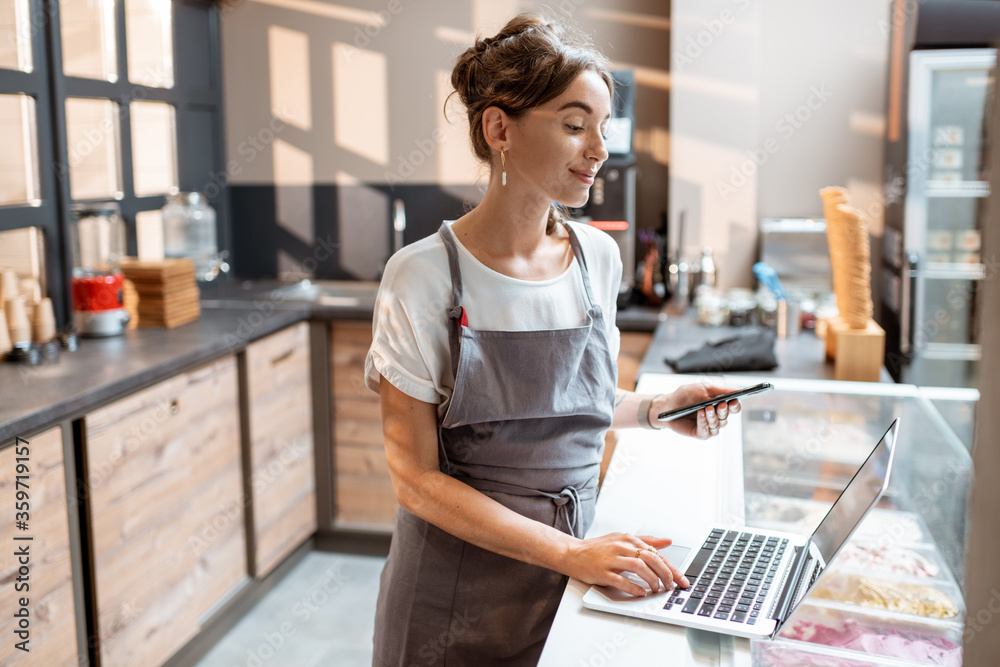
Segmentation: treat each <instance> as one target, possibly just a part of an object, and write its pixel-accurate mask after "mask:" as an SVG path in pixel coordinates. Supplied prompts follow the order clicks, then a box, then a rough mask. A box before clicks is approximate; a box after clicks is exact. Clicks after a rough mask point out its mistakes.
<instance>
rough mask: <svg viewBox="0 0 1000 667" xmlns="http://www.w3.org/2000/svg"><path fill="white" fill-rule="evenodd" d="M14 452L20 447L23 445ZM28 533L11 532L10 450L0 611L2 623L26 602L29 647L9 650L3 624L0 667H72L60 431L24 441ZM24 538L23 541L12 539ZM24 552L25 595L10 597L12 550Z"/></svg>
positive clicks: (4, 481)
mask: <svg viewBox="0 0 1000 667" xmlns="http://www.w3.org/2000/svg"><path fill="white" fill-rule="evenodd" d="M20 446H22V447H23V446H24V445H23V444H22V445H20ZM27 448H28V457H27V458H28V461H27V464H28V468H29V473H28V474H29V476H30V478H29V479H28V489H27V491H28V496H29V500H28V503H29V507H30V510H29V516H28V530H27V531H18V530H15V525H14V516H13V510H14V503H15V499H16V488H15V478H14V475H15V470H16V468H15V466H16V465H17V462H16V461H15V458H17V456H18V455H17V453H16V452H15V448H14V447H7V448H6V449H4V450H2V451H0V470H2V471H3V474H2V475H0V507H3V508H4V509H5V510H7V511H9V512H11V516H10V517H9V520H6V521H3V522H0V541H2V542H3V544H4V549H3V554H2V556H0V582H3V585H2V586H0V609H2V610H3V613H4V614H5V616H6V618H7V619H11V617H12V615H13V614H14V612H15V611H17V610H18V609H20V606H19V605H18V598H20V597H26V598H28V600H29V605H28V614H29V616H28V618H29V620H28V622H29V623H30V626H29V632H30V633H31V634H30V641H29V643H28V645H27V647H28V648H29V649H30V652H29V653H25V652H24V651H21V650H19V649H17V648H15V647H14V643H15V642H18V641H21V639H20V638H17V637H16V635H14V634H13V630H15V629H16V628H15V624H14V621H13V620H8V621H6V622H5V623H4V627H5V628H6V629H7V631H6V632H5V633H4V634H5V637H4V641H3V642H2V643H0V664H2V665H70V664H76V662H77V650H76V649H77V637H76V614H75V608H74V600H73V581H72V578H73V573H72V567H71V566H70V551H69V521H68V518H67V509H66V476H65V469H64V467H63V445H62V429H61V428H59V427H58V426H57V427H56V428H52V429H49V430H47V431H44V432H42V433H39V434H37V435H35V436H32V437H31V438H28V445H27ZM26 535H30V536H31V537H32V538H33V539H32V540H31V541H30V542H29V541H20V540H15V539H14V538H15V537H24V536H26ZM22 545H24V546H27V547H28V550H29V558H30V562H29V564H28V567H29V568H30V572H29V575H28V576H29V579H28V582H27V583H28V585H29V586H30V589H29V590H27V591H23V590H22V591H16V590H15V585H16V584H17V583H18V582H16V581H15V578H16V577H17V576H18V567H19V566H20V563H19V562H17V560H16V558H15V556H14V550H15V549H16V548H18V547H20V546H22Z"/></svg>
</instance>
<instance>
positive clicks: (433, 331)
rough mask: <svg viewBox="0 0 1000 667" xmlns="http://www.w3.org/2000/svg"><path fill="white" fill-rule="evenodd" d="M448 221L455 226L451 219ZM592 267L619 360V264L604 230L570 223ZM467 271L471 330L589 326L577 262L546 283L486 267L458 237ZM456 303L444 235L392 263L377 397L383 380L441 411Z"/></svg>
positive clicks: (375, 361)
mask: <svg viewBox="0 0 1000 667" xmlns="http://www.w3.org/2000/svg"><path fill="white" fill-rule="evenodd" d="M447 224H451V221H449V222H448V223H447ZM569 224H570V225H571V226H572V228H573V231H575V232H576V236H577V238H578V239H579V240H580V248H581V249H582V250H583V256H584V258H585V259H586V262H587V269H588V271H589V273H590V283H591V287H592V290H593V292H594V299H595V301H596V302H597V305H599V306H600V307H601V310H602V311H603V313H604V320H605V324H606V325H607V329H608V340H609V345H610V348H611V354H612V356H613V357H614V358H617V357H618V350H619V347H620V342H621V341H620V335H619V332H618V327H617V326H615V314H616V311H617V308H616V304H617V299H618V288H619V285H621V279H622V261H621V255H620V253H619V250H618V245H617V244H616V243H615V242H614V239H612V238H611V237H610V236H608V235H607V234H606V233H605V232H603V231H601V230H599V229H595V228H593V227H591V226H589V225H586V224H582V223H578V222H570V223H569ZM455 241H456V245H457V246H458V253H459V260H458V261H459V268H460V269H461V272H462V287H463V295H462V305H463V307H464V308H465V312H466V316H467V317H468V320H469V327H470V328H472V329H479V330H484V331H531V330H538V329H568V328H570V327H578V326H580V325H581V324H583V323H584V322H585V319H586V312H585V310H584V304H585V303H586V299H587V297H586V293H585V292H584V289H583V282H582V279H581V275H580V267H579V265H578V263H577V261H576V258H575V257H574V258H573V260H572V262H571V263H570V266H569V268H568V269H567V270H566V271H565V272H563V273H562V274H561V275H559V276H557V277H555V278H550V279H548V280H537V281H536V280H519V279H517V278H511V277H509V276H505V275H503V274H501V273H497V272H496V271H494V270H492V269H490V268H488V267H487V266H486V265H484V264H483V263H482V262H480V261H479V260H478V259H476V257H475V255H473V254H472V253H471V252H469V251H468V250H467V249H466V248H465V246H463V245H462V243H461V241H458V239H457V237H456V239H455ZM451 306H452V285H451V272H450V270H449V268H448V251H447V250H446V249H445V246H444V241H443V240H442V239H441V236H440V234H438V233H434V234H431V235H430V236H428V237H426V238H424V239H421V240H420V241H417V242H416V243H413V244H411V245H408V246H406V247H404V248H402V249H401V250H399V252H397V253H396V254H395V255H393V256H392V257H390V258H389V261H388V263H387V264H386V267H385V272H384V273H383V275H382V283H381V285H380V287H379V291H378V297H377V298H376V300H375V313H374V321H373V323H372V334H373V342H372V346H371V349H370V350H369V351H368V356H367V358H366V359H365V384H366V385H367V386H368V388H369V389H371V390H372V391H375V392H377V391H378V387H379V381H380V376H383V377H385V378H386V379H387V380H388V381H389V382H391V383H392V384H393V386H395V387H396V388H397V389H399V390H400V391H402V392H403V393H405V394H407V395H409V396H411V397H413V398H416V399H417V400H420V401H424V402H425V403H434V404H437V405H438V406H439V412H440V411H442V409H443V406H444V405H446V404H447V402H448V399H450V398H451V393H452V389H453V387H454V378H453V377H452V369H451V349H450V343H449V339H448V335H449V329H448V326H449V325H448V309H449V308H451Z"/></svg>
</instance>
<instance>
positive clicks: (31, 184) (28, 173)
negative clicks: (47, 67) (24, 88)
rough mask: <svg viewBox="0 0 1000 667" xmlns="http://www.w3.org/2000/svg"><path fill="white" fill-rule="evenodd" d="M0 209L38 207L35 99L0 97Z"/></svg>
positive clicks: (15, 96) (23, 96)
mask: <svg viewBox="0 0 1000 667" xmlns="http://www.w3.org/2000/svg"><path fill="white" fill-rule="evenodd" d="M0 137H4V141H3V146H4V147H3V150H0V205H3V204H31V205H35V206H37V205H38V204H39V203H40V202H39V197H40V196H39V194H38V143H37V134H36V132H35V98H33V97H29V96H27V95H0Z"/></svg>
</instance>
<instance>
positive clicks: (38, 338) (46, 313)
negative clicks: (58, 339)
mask: <svg viewBox="0 0 1000 667" xmlns="http://www.w3.org/2000/svg"><path fill="white" fill-rule="evenodd" d="M55 336H56V316H55V313H54V312H53V311H52V299H50V298H48V297H45V298H44V299H42V300H41V301H39V302H38V303H37V304H36V305H35V312H34V316H33V318H32V320H31V337H32V339H33V340H34V341H35V342H36V343H47V342H49V341H50V340H52V339H53V338H55Z"/></svg>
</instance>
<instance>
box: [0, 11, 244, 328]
mask: <svg viewBox="0 0 1000 667" xmlns="http://www.w3.org/2000/svg"><path fill="white" fill-rule="evenodd" d="M125 2H126V0H115V48H116V54H117V67H118V78H117V81H114V82H111V81H101V80H96V79H87V78H81V77H74V76H66V75H65V74H64V73H63V70H62V38H61V34H62V33H61V22H60V16H59V0H29V15H30V17H31V28H32V29H31V37H32V39H31V51H32V57H33V59H34V62H33V68H32V71H31V72H20V71H15V70H6V69H0V93H13V94H28V95H31V96H32V97H34V98H35V109H36V130H37V133H38V137H37V142H38V161H39V188H40V192H41V204H40V205H38V206H31V205H12V206H2V207H0V231H3V230H9V229H16V228H21V227H38V228H40V229H41V230H42V232H43V234H44V238H45V258H44V259H45V273H46V276H45V283H46V295H47V296H49V297H51V298H52V302H53V306H54V309H55V312H56V317H57V320H58V322H59V324H60V326H62V325H64V324H65V323H66V322H68V321H70V309H71V304H70V303H69V296H68V287H69V278H70V276H71V275H72V270H73V266H72V263H73V256H72V247H71V246H70V235H69V225H70V216H71V210H72V205H73V204H74V203H77V202H76V201H75V200H73V199H72V196H71V193H70V183H69V173H68V169H66V168H64V167H61V166H60V165H68V164H69V146H68V138H67V134H66V100H67V99H68V98H71V97H72V98H91V99H102V100H110V101H112V102H114V103H115V104H116V105H118V118H119V128H120V136H119V168H120V179H121V181H120V182H121V193H122V196H121V197H120V198H114V201H116V202H117V203H118V205H119V207H120V208H121V213H122V218H123V220H124V222H125V230H126V232H125V235H126V248H127V252H128V253H129V254H135V253H136V225H135V219H136V214H138V213H140V212H142V211H150V210H158V209H160V208H162V207H163V205H164V202H165V196H164V195H153V196H142V197H139V196H136V195H135V188H134V174H133V155H132V133H131V119H130V113H129V107H128V104H129V103H131V102H135V101H150V102H165V103H168V104H171V105H172V106H173V107H174V118H175V122H176V126H175V130H174V131H175V136H176V149H177V154H176V165H177V179H178V188H179V190H181V191H201V192H204V193H206V194H207V195H208V201H209V203H210V204H211V205H212V206H213V207H214V208H215V211H216V216H217V235H218V238H217V241H218V247H219V250H220V251H228V250H229V249H230V247H231V240H230V233H229V229H230V225H229V194H228V187H227V185H228V184H227V182H226V179H225V171H224V167H223V165H224V163H225V143H224V136H225V128H224V125H223V106H222V67H221V46H220V41H219V39H220V38H219V32H220V30H219V9H218V6H217V5H216V4H215V3H208V2H202V1H198V0H172V2H171V14H172V37H173V67H174V85H173V87H172V88H157V87H152V86H146V85H142V84H138V83H132V82H130V81H129V77H128V49H127V42H126V29H127V27H126V22H125ZM192 22H205V24H203V25H202V26H201V27H203V28H205V31H204V32H205V33H206V34H207V36H208V44H207V45H206V49H205V50H204V51H203V52H202V53H207V54H208V60H209V62H204V61H198V62H195V61H193V58H195V57H196V56H195V55H193V54H197V53H199V51H198V50H189V49H188V48H186V45H185V43H184V39H183V36H184V35H185V34H188V33H187V31H188V29H189V28H190V27H192ZM194 68H200V69H202V70H206V69H207V75H208V76H207V78H208V86H207V87H205V86H199V85H195V84H193V83H192V82H189V81H186V80H185V77H184V75H183V73H184V72H186V71H192V70H193V69H194ZM195 112H198V113H208V114H210V118H211V120H210V125H211V130H210V131H211V135H212V136H211V141H208V142H205V141H196V140H190V138H189V134H190V130H191V129H192V128H193V123H192V118H193V115H194V113H195ZM219 175H222V178H220V177H219ZM103 200H104V199H102V200H94V199H90V200H80V201H103Z"/></svg>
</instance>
